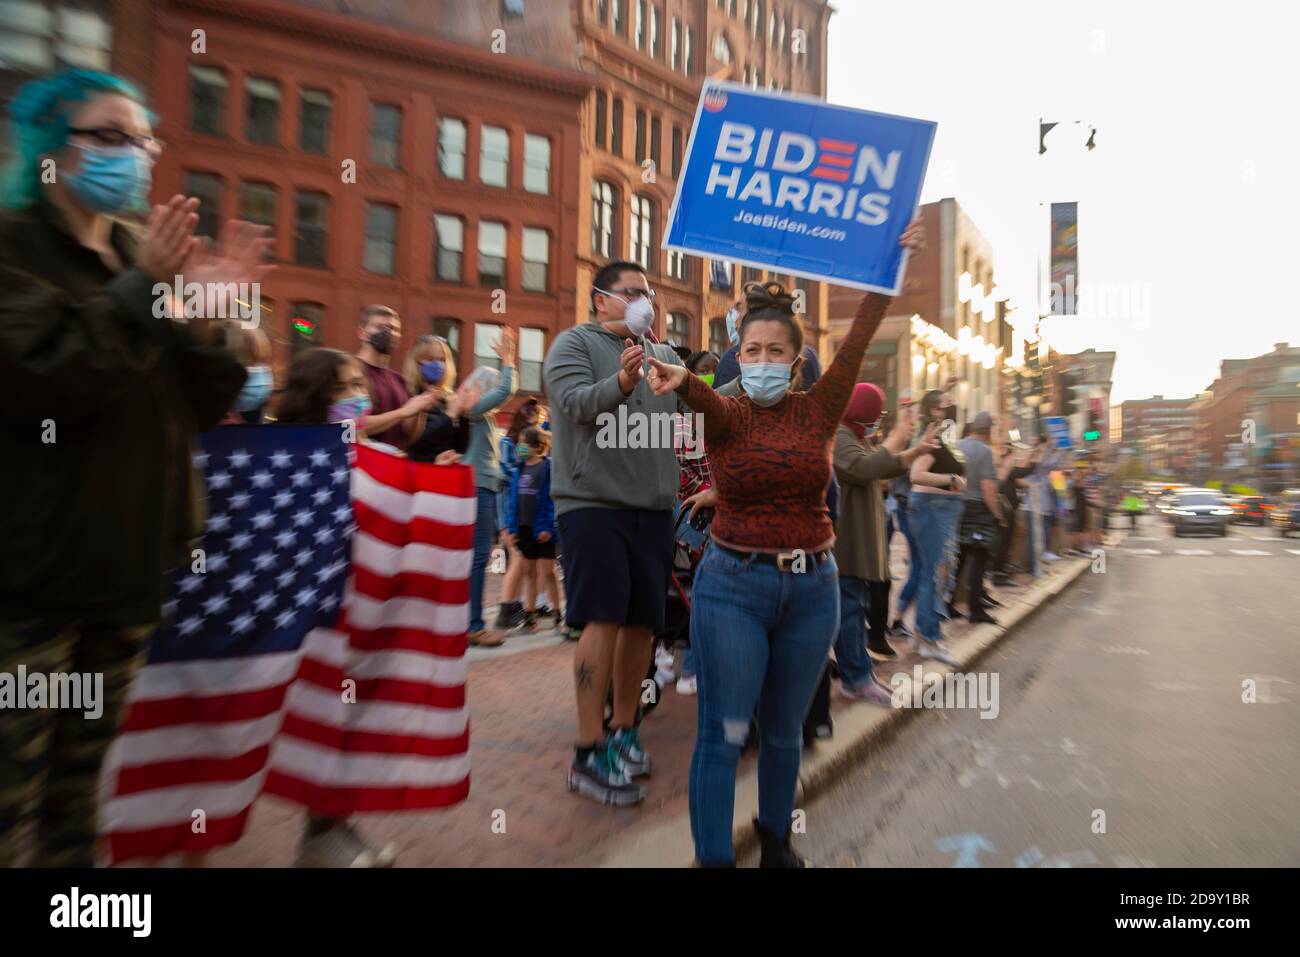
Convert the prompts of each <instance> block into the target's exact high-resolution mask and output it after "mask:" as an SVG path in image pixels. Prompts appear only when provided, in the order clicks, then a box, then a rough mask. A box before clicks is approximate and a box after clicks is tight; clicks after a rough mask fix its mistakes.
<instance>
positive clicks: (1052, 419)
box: [1043, 415, 1071, 449]
mask: <svg viewBox="0 0 1300 957" xmlns="http://www.w3.org/2000/svg"><path fill="white" fill-rule="evenodd" d="M1043 428H1045V429H1047V434H1048V436H1049V437H1050V438H1051V439H1052V442H1053V443H1054V444H1055V445H1056V447H1057V448H1058V449H1068V448H1069V447H1070V445H1071V442H1070V420H1069V419H1067V418H1066V417H1065V416H1063V415H1049V416H1045V417H1044V418H1043Z"/></svg>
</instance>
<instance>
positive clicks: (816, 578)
mask: <svg viewBox="0 0 1300 957" xmlns="http://www.w3.org/2000/svg"><path fill="white" fill-rule="evenodd" d="M922 237H923V229H922V227H921V225H920V224H919V223H913V224H912V225H911V226H909V227H908V229H907V231H906V232H905V233H904V234H903V237H902V239H901V240H900V242H901V243H902V245H904V246H907V247H911V248H918V247H919V246H920V245H921V241H922ZM745 293H746V313H745V316H744V318H743V319H742V320H741V322H740V347H739V360H740V381H741V387H742V390H743V392H742V394H741V395H740V396H737V397H731V398H726V397H722V396H719V395H718V394H717V393H715V392H714V391H713V390H712V389H711V388H709V386H708V385H707V384H706V383H705V382H704V381H703V380H702V379H700V378H699V377H698V376H695V375H693V374H691V373H689V372H687V371H686V369H685V368H683V367H682V366H672V365H668V364H667V363H664V362H660V361H658V360H657V359H650V360H649V362H650V373H649V381H650V385H651V387H652V388H653V389H654V392H655V394H656V395H666V394H667V393H669V392H671V391H674V390H676V392H677V393H678V394H679V395H680V396H681V397H682V399H683V400H684V401H685V402H686V404H687V405H689V406H690V407H691V408H692V409H694V410H696V411H697V412H701V413H703V415H704V440H705V444H706V446H707V447H708V450H709V462H710V465H711V467H712V469H713V477H714V486H715V488H716V489H717V493H718V504H717V511H716V513H715V515H714V519H713V525H712V528H711V535H712V538H711V541H710V543H709V547H708V550H707V551H706V552H705V555H704V558H703V559H702V560H701V562H700V567H699V570H698V575H697V579H696V584H695V591H694V596H693V597H694V604H693V607H692V611H691V645H692V647H693V648H694V650H695V654H696V672H697V678H698V692H699V697H700V702H699V718H698V723H697V734H696V740H695V754H694V756H693V758H692V760H691V783H690V808H691V833H692V836H693V838H694V840H695V856H696V859H697V861H698V862H699V864H700V865H701V866H704V867H732V866H735V851H734V849H733V848H732V844H731V821H732V814H733V811H734V804H735V790H736V764H737V762H738V760H739V759H740V752H741V748H742V747H743V746H744V744H745V739H746V737H747V734H748V730H749V719H750V716H751V715H752V714H753V713H754V710H755V707H757V709H758V725H759V757H758V777H759V810H758V819H757V820H756V821H755V822H754V824H755V827H756V829H757V831H758V835H759V838H760V840H761V842H762V865H761V866H763V867H802V866H803V862H802V861H801V860H800V859H799V858H798V857H797V856H796V855H795V854H794V852H793V850H791V848H790V817H791V813H792V812H793V810H794V799H795V787H796V785H797V783H798V777H799V759H800V753H801V750H802V747H803V719H804V715H805V714H807V712H808V706H809V703H810V702H811V700H812V696H813V692H814V690H815V689H816V686H817V681H818V679H819V678H820V676H821V672H822V667H823V666H824V665H825V662H826V656H827V654H828V652H829V651H830V647H831V643H832V642H833V641H834V638H835V633H836V629H837V628H838V626H839V573H838V569H837V568H836V565H835V555H834V551H833V546H834V544H835V532H834V528H833V526H832V525H831V519H830V516H829V514H828V512H827V509H826V486H827V484H828V483H829V482H830V478H831V461H830V445H831V440H832V438H833V437H834V435H835V429H836V427H837V426H838V424H839V420H840V417H841V416H842V415H843V413H844V409H845V406H846V405H847V404H848V401H849V395H850V393H851V392H852V390H853V385H854V380H855V379H856V378H857V372H858V368H859V367H860V366H861V364H862V358H863V356H864V355H865V354H866V351H867V346H868V345H869V344H870V342H871V337H872V336H873V335H874V334H875V331H876V328H877V327H878V326H879V325H880V322H881V320H882V319H883V318H884V315H885V309H886V307H887V306H888V305H889V302H890V298H889V297H888V296H882V295H878V294H876V293H870V294H868V295H866V296H865V297H863V299H862V303H861V305H859V306H858V312H857V315H856V316H855V317H854V320H853V326H852V328H851V329H850V330H849V334H848V336H846V337H845V339H844V342H843V344H842V345H841V346H840V349H839V352H838V353H837V354H836V356H835V361H834V362H833V363H832V364H831V367H830V369H829V370H828V371H827V372H826V374H825V375H823V376H822V377H821V379H819V380H818V381H817V384H816V385H814V386H813V388H812V389H810V390H809V391H807V392H793V391H791V388H790V386H791V383H792V382H794V381H798V380H797V379H796V376H797V375H798V373H799V367H800V365H801V364H802V363H803V355H802V353H803V344H804V343H803V327H802V326H801V325H800V324H799V320H798V319H797V318H796V317H795V315H794V311H793V308H792V307H793V297H791V296H790V295H789V294H787V292H786V291H785V289H784V288H782V287H781V286H780V285H779V284H778V283H768V284H766V285H760V284H758V283H750V284H749V285H748V286H746V287H745Z"/></svg>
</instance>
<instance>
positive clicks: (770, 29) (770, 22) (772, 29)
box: [767, 10, 776, 47]
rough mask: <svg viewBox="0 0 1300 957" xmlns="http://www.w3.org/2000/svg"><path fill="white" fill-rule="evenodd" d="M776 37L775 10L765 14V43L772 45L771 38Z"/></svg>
mask: <svg viewBox="0 0 1300 957" xmlns="http://www.w3.org/2000/svg"><path fill="white" fill-rule="evenodd" d="M775 37H776V10H773V11H772V12H771V13H769V14H768V15H767V45H768V46H769V47H770V46H771V45H772V40H773V39H774V38H775Z"/></svg>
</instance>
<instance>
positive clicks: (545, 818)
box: [211, 536, 1064, 867]
mask: <svg viewBox="0 0 1300 957" xmlns="http://www.w3.org/2000/svg"><path fill="white" fill-rule="evenodd" d="M895 541H896V542H897V543H898V544H897V546H896V548H895V550H894V552H893V556H892V558H893V562H894V570H895V574H899V573H900V572H901V573H902V574H901V577H899V579H898V581H897V584H896V588H901V586H902V581H903V580H904V579H905V577H906V574H905V573H906V557H905V556H906V547H905V546H904V545H903V544H902V539H901V536H896V537H895ZM1062 564H1064V563H1062ZM500 582H501V576H500V575H489V576H488V587H487V595H486V596H485V598H486V599H487V600H488V607H489V608H492V609H493V613H494V614H495V605H496V601H497V596H498V594H499V590H500ZM1023 591H1024V588H1023V586H1017V587H1014V588H1003V589H999V590H998V591H997V593H998V594H999V595H1005V597H1006V598H1008V599H1014V598H1016V597H1018V595H1020V594H1022V593H1023ZM970 627H971V626H970V625H969V624H968V623H966V622H964V621H955V622H950V623H948V624H947V625H945V634H946V635H947V636H949V637H950V638H952V639H960V638H961V637H962V636H963V635H965V634H966V632H967V631H968V630H969V629H970ZM521 641H522V642H523V643H524V644H529V643H534V639H521V638H519V637H517V636H512V637H511V639H509V640H508V641H507V643H506V646H505V647H504V648H503V649H501V650H499V651H492V650H486V649H481V650H476V651H475V652H474V653H473V654H472V655H471V660H470V665H469V679H468V698H469V708H470V716H471V717H470V755H471V760H472V764H473V770H472V776H471V787H470V795H469V798H468V800H467V801H465V802H464V803H463V804H461V805H458V806H456V807H454V808H450V809H447V810H442V811H433V812H427V813H404V814H367V815H359V816H358V818H357V823H358V826H359V828H360V829H361V830H362V831H363V832H364V833H365V834H366V835H367V837H369V838H371V839H372V840H374V841H376V842H385V841H393V842H396V843H397V845H398V848H399V859H398V863H399V864H400V865H402V866H410V867H430V866H436V867H447V866H453V867H480V866H497V867H538V866H541V867H547V866H566V865H582V864H590V863H592V862H594V861H598V860H600V859H601V858H602V857H603V856H604V855H605V854H606V853H607V852H608V851H609V850H610V848H611V847H613V846H615V845H617V844H618V843H620V842H621V841H622V840H624V839H626V838H627V837H629V835H630V833H631V830H632V829H639V828H642V827H647V826H649V825H660V824H663V823H664V822H665V821H666V820H670V819H673V818H676V819H678V820H680V822H681V827H682V828H686V827H687V826H688V825H687V823H686V817H685V815H686V813H687V804H686V794H687V780H688V772H689V767H690V758H691V750H692V747H693V744H694V740H695V700H696V699H695V698H693V697H681V696H679V695H677V694H676V692H675V691H674V690H673V689H672V687H671V686H669V688H668V689H667V690H666V691H665V692H664V697H663V700H662V701H661V703H660V705H659V707H658V708H657V709H656V710H655V711H654V713H653V714H652V715H651V716H649V717H648V718H647V719H646V722H645V724H644V726H643V727H642V741H643V742H644V744H645V746H646V749H647V751H649V753H650V754H651V757H652V758H653V761H654V768H655V771H654V775H653V776H652V777H650V778H648V779H642V783H644V784H645V786H646V800H645V801H644V803H642V804H641V805H639V806H637V807H634V808H607V807H603V806H601V805H598V804H596V803H595V802H593V801H589V800H586V799H582V798H578V797H576V796H574V795H572V794H570V793H569V792H568V791H567V789H566V787H565V773H566V770H567V768H568V765H569V761H570V759H571V757H572V754H573V750H572V749H573V740H574V734H575V730H576V715H575V713H574V703H573V677H572V665H573V645H572V644H570V643H554V642H555V641H558V638H552V639H551V641H552V643H549V644H548V643H543V644H541V646H539V647H534V648H531V649H529V650H526V651H520V652H517V653H511V650H510V646H511V644H512V643H513V644H516V645H518V644H519V643H520V642H521ZM896 647H898V648H899V651H900V655H899V657H898V659H897V660H896V661H894V662H892V663H890V664H882V663H880V662H876V668H877V673H878V674H879V676H880V677H881V679H882V680H884V681H886V682H888V681H889V679H890V677H891V676H892V675H893V674H894V673H895V672H897V671H910V670H911V668H912V666H913V665H915V664H919V663H920V659H919V658H917V657H915V656H912V655H910V654H902V651H903V650H904V649H903V647H902V646H901V645H896ZM832 700H833V702H834V703H833V706H832V707H833V711H832V714H833V715H834V714H838V713H841V712H842V711H843V710H844V709H845V708H872V707H876V706H874V705H870V704H865V703H856V702H846V701H845V700H843V699H842V698H840V697H839V694H838V690H837V691H836V693H834V694H833V696H832ZM753 760H754V758H753V753H752V752H751V753H750V754H748V755H746V756H745V757H744V758H743V759H742V770H743V769H744V767H747V766H748V765H749V763H750V762H752V761H753ZM498 811H500V812H504V820H503V821H502V815H501V814H498V813H496V812H498ZM494 821H497V822H501V823H497V825H496V831H500V830H501V829H502V827H501V824H502V823H503V824H504V830H505V833H495V832H494V828H493V825H494ZM300 825H301V811H300V810H299V809H298V808H296V807H295V806H292V805H289V804H286V803H283V802H281V801H279V800H277V799H272V798H263V799H261V800H260V801H259V802H258V803H257V805H256V806H255V808H254V811H253V814H252V817H251V821H250V824H249V829H248V832H247V833H246V834H245V836H244V838H243V840H241V841H240V842H239V843H238V844H236V845H235V846H233V847H230V848H227V849H225V850H223V851H220V852H218V853H216V854H214V855H212V859H211V863H212V864H214V865H217V866H229V867H250V866H280V867H283V866H288V865H291V864H292V863H293V860H294V854H295V849H296V842H297V840H298V832H299V828H300Z"/></svg>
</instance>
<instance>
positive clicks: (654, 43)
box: [650, 4, 659, 60]
mask: <svg viewBox="0 0 1300 957" xmlns="http://www.w3.org/2000/svg"><path fill="white" fill-rule="evenodd" d="M650 59H652V60H657V59H659V8H658V7H656V6H654V5H653V4H652V5H651V6H650Z"/></svg>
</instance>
